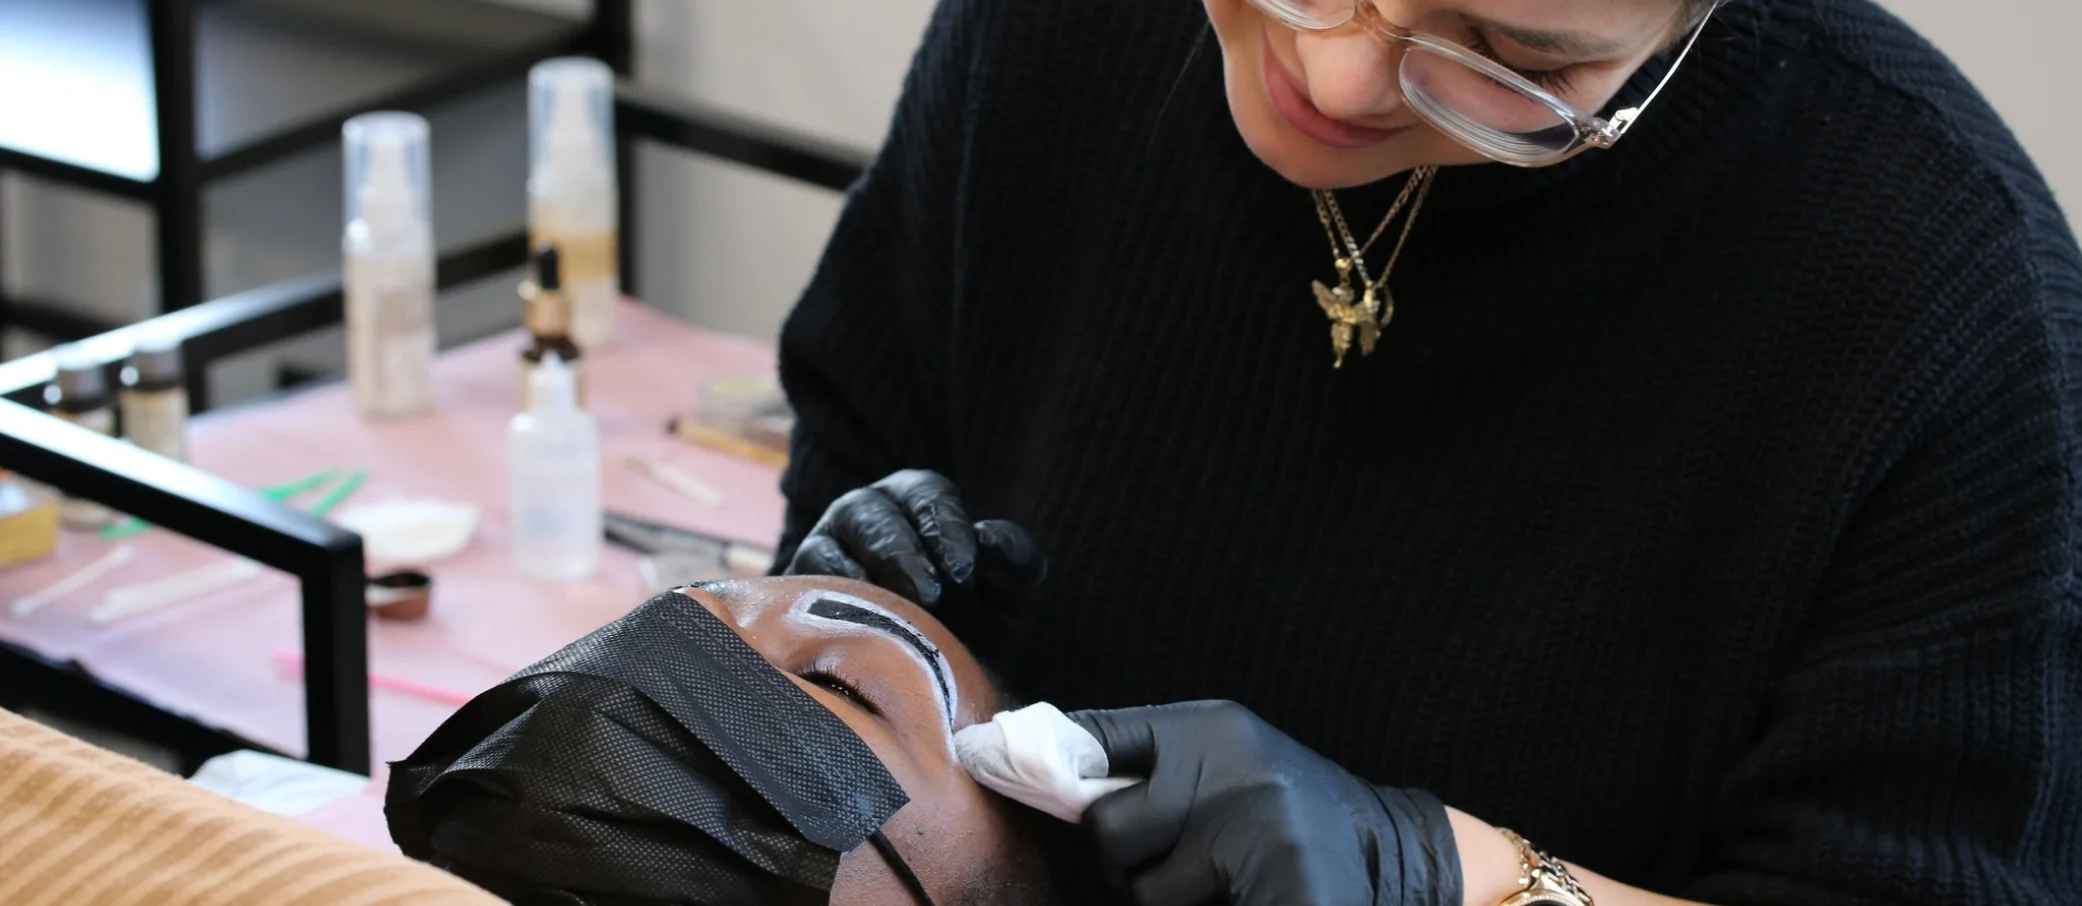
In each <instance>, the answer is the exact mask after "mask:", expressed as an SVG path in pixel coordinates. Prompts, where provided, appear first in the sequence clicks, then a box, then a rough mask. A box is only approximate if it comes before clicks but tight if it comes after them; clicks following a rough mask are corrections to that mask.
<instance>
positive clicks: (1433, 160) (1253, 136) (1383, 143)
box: [1204, 0, 1683, 188]
mask: <svg viewBox="0 0 2082 906" xmlns="http://www.w3.org/2000/svg"><path fill="white" fill-rule="evenodd" d="M1204 2H1205V3H1206V6H1207V15H1208V19H1209V20H1210V21H1212V22H1213V23H1214V30H1215V34H1216V36H1217V37H1218V39H1219V40H1220V42H1221V45H1222V67H1223V71H1224V73H1225V82H1226V87H1227V90H1228V94H1229V112H1230V114H1231V115H1232V116H1234V117H1235V119H1236V128H1237V129H1238V130H1239V131H1240V132H1241V133H1242V134H1243V138H1244V141H1245V143H1247V144H1249V145H1250V147H1251V150H1252V151H1253V152H1255V153H1256V154H1257V155H1258V157H1259V158H1260V159H1262V160H1264V161H1265V163H1266V164H1267V165H1269V166H1271V167H1272V168H1273V169H1274V170H1277V171H1279V173H1280V175H1282V176H1285V177H1286V178H1287V179H1289V180H1291V181H1293V182H1295V183H1297V184H1299V185H1303V186H1308V187H1310V188H1343V187H1347V186H1355V185H1361V184H1365V183H1370V182H1375V181H1377V180H1380V179H1383V178H1386V177H1388V176H1392V175H1394V174H1396V173H1401V172H1403V171H1406V170H1409V169H1412V168H1414V167H1419V166H1424V165H1427V164H1431V165H1439V166H1450V165H1454V164H1470V163H1481V162H1484V161H1486V160H1487V159H1486V158H1484V157H1482V156H1481V155H1479V154H1476V153H1475V152H1473V151H1471V150H1468V148H1467V147H1466V146H1463V145H1461V144H1459V143H1458V142H1455V141H1454V140H1453V139H1450V138H1448V137H1446V136H1445V135H1443V134H1441V133H1439V132H1438V131H1436V130H1434V129H1433V128H1432V127H1431V126H1430V125H1428V124H1427V123H1426V122H1425V121H1424V120H1422V119H1420V118H1419V117H1418V116H1417V114H1416V113H1415V111H1413V110H1411V109H1410V108H1409V106H1408V105H1406V104H1405V103H1404V102H1403V97H1402V90H1401V88H1400V84H1399V82H1398V81H1397V75H1396V73H1397V67H1398V65H1399V64H1400V62H1401V59H1402V56H1401V52H1400V50H1398V49H1396V48H1392V47H1390V46H1388V45H1387V44H1385V43H1383V42H1381V41H1380V40H1378V39H1376V38H1375V37H1373V36H1371V35H1369V34H1367V33H1366V32H1365V30H1364V29H1362V28H1359V27H1355V26H1351V25H1347V26H1345V27H1343V28H1339V29H1335V30H1331V31H1296V30H1295V29H1293V28H1290V27H1288V26H1287V25H1286V24H1284V23H1283V22H1282V21H1281V20H1279V19H1276V18H1273V17H1271V16H1269V15H1267V14H1266V13H1265V12H1264V11H1263V10H1261V9H1260V8H1259V7H1257V6H1254V5H1252V4H1251V3H1250V2H1249V0H1204ZM1288 2H1290V3H1291V2H1295V0H1288ZM1328 2H1330V0H1305V2H1304V4H1303V5H1307V6H1312V5H1323V4H1327V3H1328ZM1346 2H1349V0H1346ZM1365 2H1370V3H1373V4H1374V5H1375V8H1376V9H1377V10H1379V11H1380V13H1381V17H1382V18H1384V19H1386V20H1388V21H1389V22H1393V23H1396V24H1398V25H1401V26H1404V27H1407V28H1412V29H1415V30H1417V31H1421V32H1425V33H1428V34H1433V35H1437V36H1438V37H1441V38H1445V39H1447V40H1451V41H1456V42H1459V43H1461V44H1463V45H1465V46H1467V47H1470V48H1473V49H1475V50H1476V51H1478V52H1481V53H1484V54H1486V55H1487V56H1489V57H1491V58H1492V59H1495V60H1498V61H1499V62H1502V63H1503V64H1504V65H1506V66H1509V67H1511V68H1512V69H1515V70H1518V71H1519V73H1520V74H1521V75H1525V76H1526V77H1528V78H1530V79H1532V80H1533V81H1534V82H1535V83H1537V84H1540V85H1541V86H1542V87H1545V88H1546V89H1547V90H1549V91H1550V92H1553V93H1554V94H1556V95H1558V96H1559V97H1561V98H1562V99H1563V100H1566V101H1568V102H1570V103H1571V104H1573V105H1575V106H1576V107H1577V109H1580V110H1591V111H1595V110H1598V109H1599V108H1601V107H1603V106H1604V104H1605V103H1606V102H1607V101H1609V100H1611V98H1612V96H1613V94H1615V93H1616V92H1617V91H1618V90H1619V88H1620V86H1621V85H1623V84H1625V83H1626V80H1627V78H1628V77H1630V76H1632V75H1633V74H1634V71H1635V70H1636V69H1638V68H1640V66H1641V64H1642V63H1643V62H1646V61H1647V59H1648V58H1649V57H1651V56H1653V55H1654V54H1655V53H1656V52H1657V51H1659V50H1661V49H1662V48H1663V46H1664V45H1665V44H1666V43H1667V42H1668V41H1669V40H1670V39H1671V38H1672V36H1673V35H1674V34H1675V32H1676V31H1677V30H1678V29H1679V28H1680V27H1681V26H1682V24H1683V23H1682V22H1681V19H1682V18H1683V4H1682V3H1680V2H1679V0H1365Z"/></svg>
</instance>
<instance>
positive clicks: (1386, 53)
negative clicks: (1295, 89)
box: [1294, 25, 1406, 128]
mask: <svg viewBox="0 0 2082 906" xmlns="http://www.w3.org/2000/svg"><path fill="white" fill-rule="evenodd" d="M1369 27H1370V26H1364V25H1355V26H1353V27H1349V28H1341V29H1338V30H1335V31H1330V32H1300V33H1298V34H1296V36H1295V39H1294V52H1295V55H1296V56H1297V57H1298V58H1299V59H1300V62H1301V67H1302V76H1303V78H1304V79H1305V80H1306V81H1307V83H1308V84H1307V88H1308V95H1309V102H1310V103H1312V104H1314V105H1315V106H1316V109H1317V110H1319V111H1321V112H1322V113H1323V115H1324V116H1327V117H1330V118H1331V119H1336V120H1343V121H1345V122H1347V123H1352V124H1355V125H1360V126H1370V127H1375V128H1392V127H1394V126H1399V125H1403V123H1402V122H1401V121H1402V120H1403V119H1405V108H1406V105H1405V104H1404V102H1403V97H1402V87H1401V84H1400V83H1399V81H1398V79H1397V78H1396V69H1397V67H1398V66H1400V65H1401V63H1402V49H1401V47H1400V46H1399V45H1391V44H1390V43H1389V42H1387V41H1384V40H1382V39H1380V38H1378V37H1375V36H1374V35H1372V34H1370V33H1368V32H1367V30H1366V29H1367V28H1369Z"/></svg>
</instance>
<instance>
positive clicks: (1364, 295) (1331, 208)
mask: <svg viewBox="0 0 2082 906" xmlns="http://www.w3.org/2000/svg"><path fill="white" fill-rule="evenodd" d="M1438 172H1439V169H1438V168H1437V167H1418V168H1417V169H1416V170H1413V171H1411V173H1410V178H1409V181H1407V182H1405V183H1403V187H1402V194H1401V195H1398V196H1396V198H1395V204H1393V205H1391V206H1389V208H1388V216H1386V217H1383V218H1381V225H1380V226H1377V227H1374V232H1373V235H1371V236H1368V237H1366V244H1365V245H1360V244H1359V241H1358V240H1356V239H1354V238H1353V237H1352V228H1351V227H1350V226H1347V225H1346V224H1345V212H1344V210H1343V209H1342V208H1340V207H1338V204H1337V196H1335V195H1332V194H1331V193H1330V190H1328V189H1312V190H1310V194H1311V195H1312V196H1313V197H1314V198H1315V201H1316V219H1317V220H1319V221H1322V223H1323V233H1324V235H1326V236H1328V237H1330V254H1331V256H1332V258H1333V259H1335V261H1336V263H1337V288H1336V289H1332V288H1330V287H1327V286H1324V285H1323V281H1321V280H1314V281H1311V282H1310V286H1311V287H1312V288H1313V289H1314V290H1315V291H1316V305H1317V306H1318V307H1320V308H1322V309H1323V316H1324V317H1326V318H1329V319H1330V350H1331V352H1333V353H1335V354H1336V356H1337V358H1336V360H1335V361H1334V362H1332V363H1331V367H1333V368H1342V367H1344V364H1345V353H1346V352H1349V351H1350V350H1351V348H1352V339H1353V336H1354V334H1355V333H1356V334H1357V336H1358V339H1359V354H1360V355H1362V356H1368V355H1373V353H1374V344H1375V343H1377V342H1379V341H1380V339H1381V328H1383V327H1386V326H1388V322H1389V321H1391V320H1394V318H1395V294H1394V293H1393V292H1392V291H1390V290H1389V289H1388V275H1389V274H1390V273H1392V272H1394V270H1395V262H1397V261H1400V260H1401V259H1402V248H1403V246H1404V245H1405V244H1407V243H1408V242H1409V241H1410V229H1411V228H1412V227H1414V226H1416V225H1417V213H1418V212H1419V211H1422V210H1424V199H1425V196H1428V195H1430V194H1431V183H1432V179H1433V178H1434V177H1436V176H1437V175H1438ZM1412 198H1414V199H1415V203H1412V202H1411V199H1412ZM1404 205H1408V206H1409V209H1410V216H1409V217H1408V218H1407V219H1405V220H1404V221H1403V225H1402V235H1401V236H1400V237H1398V238H1397V239H1396V240H1395V250H1394V251H1392V252H1390V253H1388V263H1387V264H1386V265H1384V266H1383V267H1382V268H1381V275H1380V276H1379V277H1374V276H1371V275H1370V274H1368V273H1367V268H1366V253H1367V251H1369V250H1371V249H1372V248H1373V247H1374V243H1375V242H1376V241H1378V240H1379V239H1380V238H1381V234H1382V233H1385V232H1387V230H1388V224H1390V223H1393V222H1395V216H1396V215H1397V214H1400V213H1402V209H1403V206H1404ZM1340 240H1342V244H1340ZM1355 270H1356V271H1357V272H1358V274H1359V286H1358V288H1357V289H1356V290H1355V288H1354V287H1353V285H1352V273H1353V272H1354V271H1355Z"/></svg>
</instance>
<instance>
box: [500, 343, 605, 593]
mask: <svg viewBox="0 0 2082 906" xmlns="http://www.w3.org/2000/svg"><path fill="white" fill-rule="evenodd" d="M528 383H529V388H528V408H527V409H526V410H525V411H522V412H520V413H519V414H517V415H515V416H514V417H513V422H512V424H511V425H510V426H509V427H508V428H507V432H506V445H507V467H508V482H509V484H508V498H507V499H508V501H509V506H510V509H511V510H512V517H513V523H512V531H513V565H514V567H515V568H516V569H518V570H520V572H521V573H522V574H524V575H527V576H531V577H533V578H537V579H544V580H549V581H559V582H565V581H572V580H576V579H583V578H586V577H587V576H590V575H592V574H593V572H594V570H596V569H598V568H599V565H600V545H601V541H602V527H601V521H602V516H601V497H600V494H601V492H600V434H599V430H598V428H596V427H595V426H594V424H593V418H592V416H590V415H587V414H586V412H585V410H583V409H580V408H579V407H578V387H577V382H576V381H575V380H574V375H573V373H572V371H571V369H569V368H566V367H564V363H563V361H562V360H561V359H560V358H558V357H557V356H556V355H555V354H554V353H552V354H550V355H549V356H547V357H545V358H544V359H543V361H542V363H541V364H540V365H537V366H536V367H535V368H534V369H533V370H532V371H530V372H529V374H528Z"/></svg>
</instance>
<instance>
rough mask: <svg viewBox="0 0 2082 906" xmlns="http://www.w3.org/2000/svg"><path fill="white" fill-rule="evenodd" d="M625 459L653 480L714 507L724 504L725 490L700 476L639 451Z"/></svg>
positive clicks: (632, 466)
mask: <svg viewBox="0 0 2082 906" xmlns="http://www.w3.org/2000/svg"><path fill="white" fill-rule="evenodd" d="M623 460H624V461H625V462H627V463H628V464H629V467H630V468H633V469H635V470H637V471H639V472H642V473H644V474H645V475H649V476H650V477H651V480H652V481H655V482H657V483H659V484H662V485H664V486H666V487H668V488H671V489H673V490H675V491H678V492H679V493H681V494H684V495H686V496H687V497H691V498H693V499H695V500H698V501H700V502H702V503H705V504H708V505H709V506H713V507H720V506H722V505H723V492H722V491H718V490H716V489H715V488H713V487H710V486H709V484H708V483H707V482H704V481H702V480H701V479H699V478H695V477H694V476H692V475H689V474H687V473H685V472H682V471H680V470H678V469H675V468H673V467H671V466H668V465H666V464H665V463H662V462H659V461H658V460H655V459H652V458H650V457H648V456H644V455H641V454H637V453H631V454H629V455H628V456H626V457H623Z"/></svg>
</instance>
